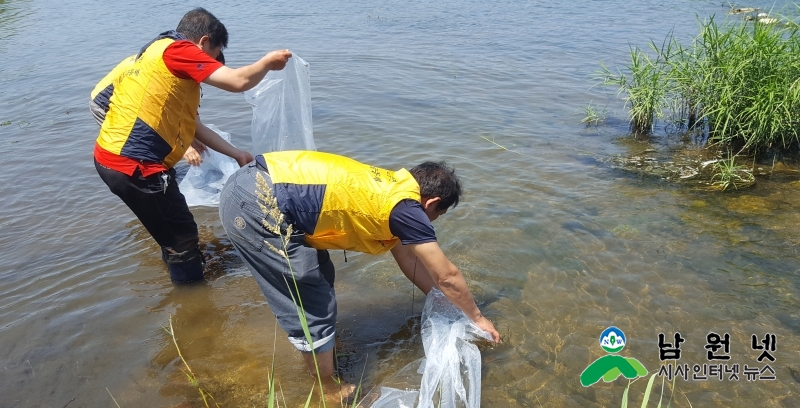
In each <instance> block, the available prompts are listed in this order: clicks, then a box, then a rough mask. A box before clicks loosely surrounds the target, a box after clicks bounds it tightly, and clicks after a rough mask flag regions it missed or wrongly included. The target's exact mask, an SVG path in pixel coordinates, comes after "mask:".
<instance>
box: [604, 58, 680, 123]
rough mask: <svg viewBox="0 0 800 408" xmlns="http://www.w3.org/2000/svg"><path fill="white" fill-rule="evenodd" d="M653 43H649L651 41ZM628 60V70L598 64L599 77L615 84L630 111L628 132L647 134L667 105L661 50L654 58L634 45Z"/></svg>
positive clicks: (606, 82)
mask: <svg viewBox="0 0 800 408" xmlns="http://www.w3.org/2000/svg"><path fill="white" fill-rule="evenodd" d="M651 46H652V44H651ZM630 57H631V62H630V64H629V65H628V66H627V67H626V68H627V69H626V71H627V74H626V73H624V72H622V71H620V70H617V72H616V73H615V72H612V71H611V70H610V69H609V68H608V67H606V66H605V65H602V64H601V67H602V72H601V74H600V77H601V79H602V84H603V85H604V86H609V85H616V86H618V87H619V91H618V93H617V94H618V95H622V94H624V95H625V96H623V99H624V100H625V105H626V106H627V108H628V112H629V115H630V127H631V132H632V133H633V134H635V135H640V134H642V135H646V134H649V133H650V132H651V131H652V130H653V125H654V124H655V121H656V119H660V118H662V117H663V116H664V108H665V107H666V106H667V103H668V102H667V100H666V98H665V97H666V94H667V89H668V82H667V81H666V79H667V77H666V75H665V72H664V71H663V68H662V67H663V61H662V60H661V54H660V53H657V56H656V58H655V59H651V58H650V56H649V55H648V54H647V53H645V52H643V51H642V50H640V49H639V48H637V47H633V46H632V47H630Z"/></svg>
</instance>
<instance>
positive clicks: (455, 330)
mask: <svg viewBox="0 0 800 408" xmlns="http://www.w3.org/2000/svg"><path fill="white" fill-rule="evenodd" d="M477 339H486V340H489V341H491V340H492V337H491V335H490V334H489V333H487V332H485V331H483V330H481V329H480V328H478V327H477V326H476V325H475V324H474V323H473V322H472V321H471V320H470V319H469V318H468V317H467V316H466V315H465V314H464V312H462V311H461V310H460V309H458V308H457V307H456V306H455V305H453V304H452V303H450V301H449V300H447V298H446V297H445V296H444V294H443V293H442V292H441V291H439V290H438V289H433V290H431V291H430V292H429V293H428V297H427V298H426V300H425V308H424V309H423V310H422V344H423V347H424V348H425V359H424V361H423V362H422V363H421V364H420V367H419V370H418V373H420V374H422V379H421V381H420V388H419V391H416V390H398V389H395V388H388V387H381V396H380V398H378V399H377V400H376V401H375V402H374V403H373V404H372V408H400V407H414V406H416V407H420V408H433V407H441V408H456V407H465V408H478V407H480V404H481V353H480V350H478V347H477V346H475V345H474V344H473V343H472V341H474V340H477ZM417 400H418V401H417ZM414 401H417V405H414ZM409 404H410V405H409Z"/></svg>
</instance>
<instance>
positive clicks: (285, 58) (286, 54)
mask: <svg viewBox="0 0 800 408" xmlns="http://www.w3.org/2000/svg"><path fill="white" fill-rule="evenodd" d="M291 57H292V52H291V51H289V50H277V51H271V52H269V53H267V55H266V56H265V57H264V58H266V59H267V61H268V62H267V68H268V69H269V70H270V71H280V70H282V69H283V68H284V67H285V66H286V63H287V62H289V58H291Z"/></svg>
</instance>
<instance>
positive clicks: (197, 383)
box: [109, 315, 219, 408]
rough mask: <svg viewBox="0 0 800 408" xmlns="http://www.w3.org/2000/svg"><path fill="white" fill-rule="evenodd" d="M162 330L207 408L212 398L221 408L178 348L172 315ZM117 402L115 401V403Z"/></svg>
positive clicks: (184, 372)
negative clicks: (169, 338) (170, 340)
mask: <svg viewBox="0 0 800 408" xmlns="http://www.w3.org/2000/svg"><path fill="white" fill-rule="evenodd" d="M161 328H162V329H163V330H164V331H165V332H167V334H169V335H170V336H171V337H172V343H173V344H175V349H176V350H178V357H180V360H181V362H182V363H183V366H184V367H186V370H183V369H180V370H181V372H183V374H184V375H186V378H188V379H189V383H190V384H192V386H193V387H195V388H197V391H198V392H199V393H200V397H201V398H203V403H204V404H205V405H206V408H208V407H209V405H208V398H211V400H212V401H214V405H216V406H217V407H219V404H217V401H216V400H215V399H214V397H213V396H212V395H211V394H209V393H208V391H206V390H204V389H203V387H201V386H200V381H198V380H197V376H196V375H195V374H194V372H193V371H192V368H191V367H189V363H187V362H186V359H185V358H183V353H181V348H180V347H179V346H178V339H177V337H175V329H174V328H173V327H172V315H170V316H169V326H161ZM110 393H111V392H110V391H109V394H110ZM206 397H208V398H206ZM111 398H114V396H113V395H112V396H111ZM116 402H117V401H116V400H114V403H116Z"/></svg>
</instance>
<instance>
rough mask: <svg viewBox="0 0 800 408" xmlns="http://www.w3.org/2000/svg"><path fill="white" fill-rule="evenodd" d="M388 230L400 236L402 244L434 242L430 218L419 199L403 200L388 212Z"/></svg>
mask: <svg viewBox="0 0 800 408" xmlns="http://www.w3.org/2000/svg"><path fill="white" fill-rule="evenodd" d="M389 231H391V232H392V234H393V235H394V236H396V237H397V238H400V242H401V243H402V244H403V245H408V244H424V243H426V242H436V233H435V232H434V231H433V225H431V220H429V219H428V215H427V214H425V210H423V209H422V204H420V203H419V201H414V200H403V201H400V202H399V203H397V205H395V206H394V208H393V209H392V212H391V213H390V214H389Z"/></svg>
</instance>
